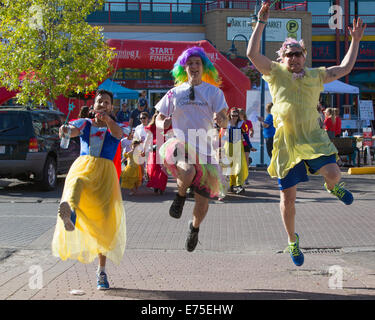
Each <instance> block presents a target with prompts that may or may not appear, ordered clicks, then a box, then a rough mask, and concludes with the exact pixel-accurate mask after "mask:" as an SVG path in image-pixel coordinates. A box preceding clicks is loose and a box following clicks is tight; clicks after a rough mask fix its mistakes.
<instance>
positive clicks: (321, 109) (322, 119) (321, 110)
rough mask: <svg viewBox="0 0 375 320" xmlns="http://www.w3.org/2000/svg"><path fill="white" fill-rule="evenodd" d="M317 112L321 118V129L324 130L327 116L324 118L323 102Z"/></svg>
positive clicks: (319, 120)
mask: <svg viewBox="0 0 375 320" xmlns="http://www.w3.org/2000/svg"><path fill="white" fill-rule="evenodd" d="M316 110H317V111H318V112H319V118H318V123H319V127H321V128H322V129H324V119H325V116H324V108H323V106H322V103H321V102H319V104H318V105H317V107H316Z"/></svg>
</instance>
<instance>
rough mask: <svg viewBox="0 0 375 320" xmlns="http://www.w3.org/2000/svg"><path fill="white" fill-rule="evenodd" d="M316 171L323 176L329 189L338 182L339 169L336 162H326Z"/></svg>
mask: <svg viewBox="0 0 375 320" xmlns="http://www.w3.org/2000/svg"><path fill="white" fill-rule="evenodd" d="M318 172H319V174H320V175H322V176H323V177H324V180H325V182H326V184H327V187H328V189H329V190H332V189H333V187H334V186H335V185H336V184H337V183H339V182H340V179H341V171H340V168H339V166H338V165H337V164H336V163H329V164H326V165H325V166H323V167H321V168H320V170H319V171H318Z"/></svg>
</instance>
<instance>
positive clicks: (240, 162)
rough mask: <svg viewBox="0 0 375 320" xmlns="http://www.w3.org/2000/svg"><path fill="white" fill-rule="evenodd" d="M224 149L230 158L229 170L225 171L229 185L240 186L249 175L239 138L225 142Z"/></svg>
mask: <svg viewBox="0 0 375 320" xmlns="http://www.w3.org/2000/svg"><path fill="white" fill-rule="evenodd" d="M224 150H225V153H226V155H227V156H228V158H229V159H232V161H231V163H230V169H229V172H227V174H228V175H229V185H230V186H242V185H243V184H244V183H245V180H246V179H247V176H248V175H249V169H248V167H247V161H246V154H245V150H244V147H243V143H242V141H241V140H240V141H238V142H236V143H231V142H226V143H225V145H224Z"/></svg>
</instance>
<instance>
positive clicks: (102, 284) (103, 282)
mask: <svg viewBox="0 0 375 320" xmlns="http://www.w3.org/2000/svg"><path fill="white" fill-rule="evenodd" d="M96 279H97V285H96V288H97V289H98V290H108V289H109V283H108V280H107V274H106V273H105V272H103V271H102V272H100V274H97V275H96Z"/></svg>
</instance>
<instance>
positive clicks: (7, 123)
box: [0, 106, 80, 191]
mask: <svg viewBox="0 0 375 320" xmlns="http://www.w3.org/2000/svg"><path fill="white" fill-rule="evenodd" d="M65 118H66V117H65V114H63V113H62V112H58V111H52V110H42V109H29V108H25V107H19V106H6V107H0V178H16V179H19V180H22V181H30V180H31V181H35V182H36V183H37V184H38V185H39V186H40V187H41V189H42V190H46V191H48V190H53V189H55V188H56V184H57V175H58V174H64V173H67V172H68V170H69V168H70V166H71V164H72V163H73V161H74V160H75V159H76V158H77V157H78V156H79V152H80V144H79V138H78V139H77V138H73V139H71V141H70V144H69V148H68V149H61V148H60V139H59V127H60V126H61V125H62V123H64V121H65Z"/></svg>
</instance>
